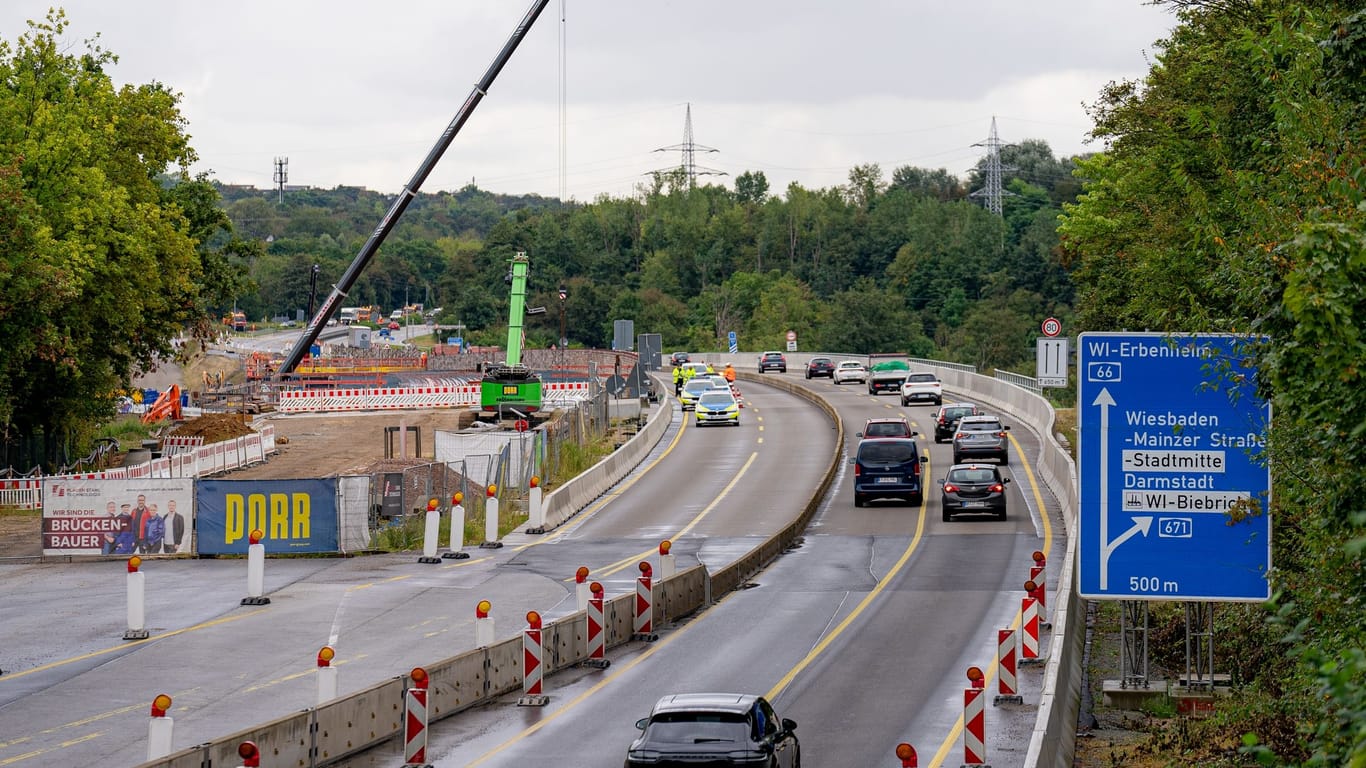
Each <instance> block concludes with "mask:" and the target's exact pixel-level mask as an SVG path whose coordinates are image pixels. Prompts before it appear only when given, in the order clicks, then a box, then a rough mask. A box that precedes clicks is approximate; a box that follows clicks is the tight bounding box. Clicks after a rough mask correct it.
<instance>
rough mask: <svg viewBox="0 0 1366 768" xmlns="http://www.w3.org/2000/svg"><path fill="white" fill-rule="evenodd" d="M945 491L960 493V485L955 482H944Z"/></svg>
mask: <svg viewBox="0 0 1366 768" xmlns="http://www.w3.org/2000/svg"><path fill="white" fill-rule="evenodd" d="M944 493H958V486H956V485H954V484H953V483H944Z"/></svg>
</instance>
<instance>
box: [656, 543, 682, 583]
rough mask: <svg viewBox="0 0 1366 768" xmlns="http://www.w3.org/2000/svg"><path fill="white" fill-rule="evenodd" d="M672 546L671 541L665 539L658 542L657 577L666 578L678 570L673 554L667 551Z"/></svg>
mask: <svg viewBox="0 0 1366 768" xmlns="http://www.w3.org/2000/svg"><path fill="white" fill-rule="evenodd" d="M672 548H673V542H672V541H669V540H668V539H665V540H663V541H661V542H659V578H661V579H667V578H670V577H672V576H673V575H674V574H675V573H676V572H677V571H678V564H677V563H676V562H675V561H674V556H673V555H672V554H670V553H669V550H670V549H672Z"/></svg>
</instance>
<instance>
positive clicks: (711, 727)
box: [645, 712, 749, 744]
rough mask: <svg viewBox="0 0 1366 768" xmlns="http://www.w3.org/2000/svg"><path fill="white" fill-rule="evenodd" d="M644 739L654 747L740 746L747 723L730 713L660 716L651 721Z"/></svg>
mask: <svg viewBox="0 0 1366 768" xmlns="http://www.w3.org/2000/svg"><path fill="white" fill-rule="evenodd" d="M645 736H646V738H647V739H649V740H650V741H652V742H654V743H656V744H705V743H711V742H716V743H720V742H735V743H743V742H746V741H748V740H749V721H748V720H746V719H745V716H744V715H742V714H737V713H733V712H661V713H660V714H658V715H655V717H654V718H653V719H652V720H650V725H649V727H648V728H647V729H646V732H645Z"/></svg>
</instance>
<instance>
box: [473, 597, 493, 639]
mask: <svg viewBox="0 0 1366 768" xmlns="http://www.w3.org/2000/svg"><path fill="white" fill-rule="evenodd" d="M491 610H493V603H490V602H489V601H487V600H480V601H479V603H478V604H477V605H475V606H474V647H475V648H487V647H489V646H490V645H493V617H492V616H490V615H489V611H491Z"/></svg>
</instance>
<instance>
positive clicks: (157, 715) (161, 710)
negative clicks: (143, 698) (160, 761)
mask: <svg viewBox="0 0 1366 768" xmlns="http://www.w3.org/2000/svg"><path fill="white" fill-rule="evenodd" d="M170 709H171V697H170V696H167V695H166V694H164V693H159V694H157V697H156V698H155V699H152V719H151V720H149V721H148V722H147V759H148V760H156V759H157V758H159V757H165V756H167V755H169V754H171V739H172V734H173V732H174V730H175V721H174V720H172V719H171V717H170V715H167V714H166V713H167V712H169V711H170Z"/></svg>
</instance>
